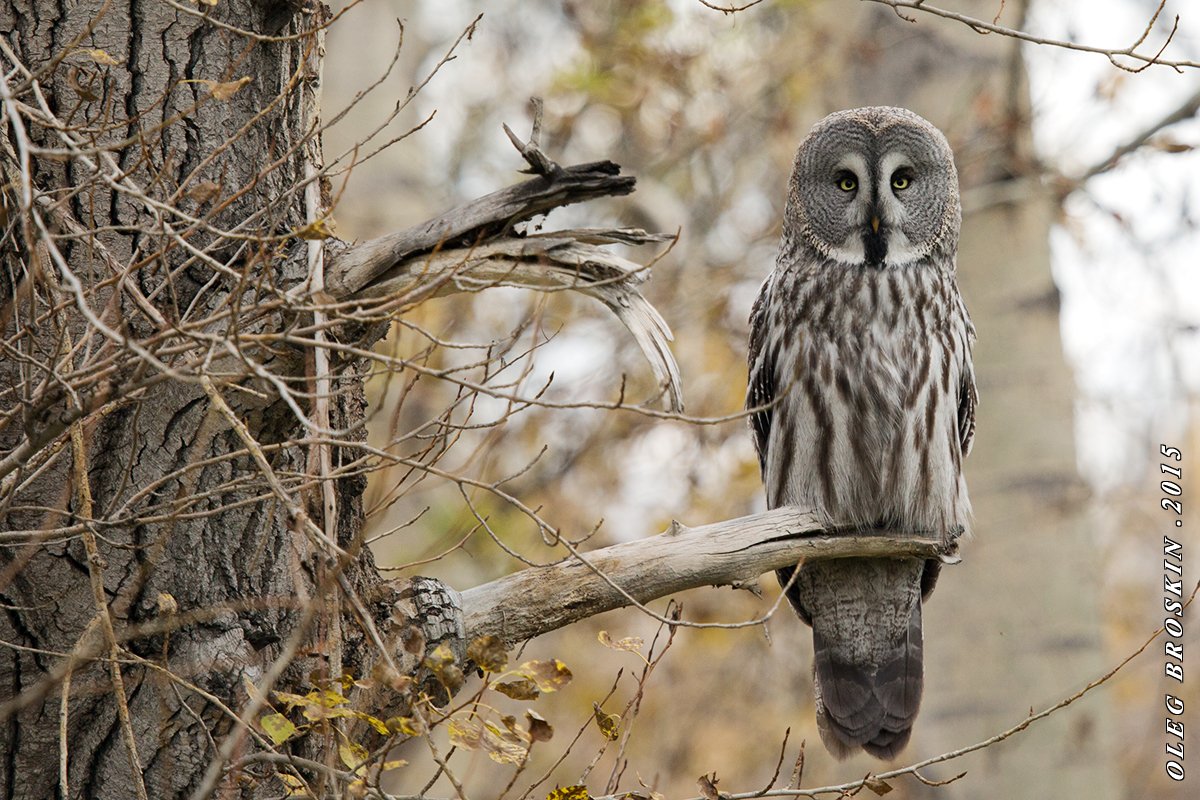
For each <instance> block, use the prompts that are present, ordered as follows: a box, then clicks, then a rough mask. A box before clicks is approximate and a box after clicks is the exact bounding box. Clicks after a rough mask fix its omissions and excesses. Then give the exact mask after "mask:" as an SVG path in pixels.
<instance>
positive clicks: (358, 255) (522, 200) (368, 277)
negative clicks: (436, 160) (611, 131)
mask: <svg viewBox="0 0 1200 800" xmlns="http://www.w3.org/2000/svg"><path fill="white" fill-rule="evenodd" d="M620 171H621V168H620V167H619V166H617V165H616V164H614V163H613V162H611V161H597V162H593V163H591V164H579V165H576V166H573V167H564V168H561V169H560V171H558V172H557V173H554V174H552V175H550V176H543V175H539V176H538V177H536V178H532V179H530V180H527V181H524V182H522V183H518V184H514V185H512V186H509V187H507V188H505V189H501V190H499V191H496V192H492V193H491V194H488V195H484V196H483V197H480V198H479V199H477V200H472V201H471V202H469V203H467V204H466V205H462V206H459V207H458V208H455V209H452V210H450V211H447V212H446V213H445V214H442V215H441V216H438V217H434V218H433V219H431V220H429V221H427V222H423V223H421V224H420V225H417V226H414V227H412V228H406V229H405V230H401V231H397V232H395V233H389V234H388V235H386V236H381V237H379V238H378V239H371V240H370V241H367V242H362V243H361V244H355V245H350V246H348V247H346V248H345V249H343V250H341V251H340V252H337V253H331V256H332V257H331V259H330V263H329V264H328V265H327V266H326V268H325V270H326V279H325V280H326V287H327V291H328V292H329V293H330V294H331V295H333V296H334V297H336V298H346V297H349V296H351V295H353V294H355V293H356V292H359V291H361V290H363V289H365V288H366V287H368V286H369V285H370V284H371V283H372V282H374V281H375V280H376V279H377V278H379V277H380V276H382V275H384V273H386V272H387V271H388V270H390V269H392V268H393V267H396V266H397V265H399V264H400V263H401V262H403V261H405V260H407V259H411V258H414V257H415V256H419V255H421V254H423V253H428V252H431V251H433V250H434V249H437V248H442V247H458V246H466V247H470V246H472V245H477V244H480V243H481V242H483V241H486V240H487V239H489V238H491V237H493V236H495V235H496V234H499V233H505V232H508V231H509V230H510V229H511V228H512V226H513V225H516V224H517V223H520V222H524V221H526V220H529V219H531V218H533V217H536V216H537V215H538V214H545V213H546V212H548V211H551V210H553V209H555V208H559V207H561V206H567V205H571V204H573V203H581V202H583V201H585V200H593V199H595V198H597V197H617V196H620V195H627V194H629V193H631V192H632V191H633V187H634V183H635V179H634V178H633V177H632V176H630V175H621V174H620Z"/></svg>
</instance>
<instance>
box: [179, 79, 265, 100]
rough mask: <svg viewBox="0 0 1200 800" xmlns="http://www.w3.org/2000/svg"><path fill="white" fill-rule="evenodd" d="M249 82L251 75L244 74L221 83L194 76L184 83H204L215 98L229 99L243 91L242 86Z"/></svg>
mask: <svg viewBox="0 0 1200 800" xmlns="http://www.w3.org/2000/svg"><path fill="white" fill-rule="evenodd" d="M249 82H250V76H249V75H243V76H242V77H240V78H238V79H237V80H236V81H226V82H224V83H221V82H220V81H209V80H205V79H204V78H192V79H189V80H185V81H183V83H198V84H200V85H202V86H203V87H204V88H206V89H208V93H209V94H211V95H212V96H213V99H214V100H228V99H229V98H231V97H233V96H234V95H235V94H237V93H238V92H239V91H241V89H242V87H243V86H245V85H246V84H247V83H249Z"/></svg>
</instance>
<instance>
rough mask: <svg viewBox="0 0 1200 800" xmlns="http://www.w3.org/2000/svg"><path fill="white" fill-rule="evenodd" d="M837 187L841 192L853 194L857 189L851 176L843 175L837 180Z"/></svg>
mask: <svg viewBox="0 0 1200 800" xmlns="http://www.w3.org/2000/svg"><path fill="white" fill-rule="evenodd" d="M837 185H838V188H839V189H841V190H842V191H843V192H853V191H854V190H855V189H857V188H858V181H856V180H854V176H852V175H843V176H842V177H840V178H838V182H837Z"/></svg>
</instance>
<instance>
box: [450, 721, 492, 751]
mask: <svg viewBox="0 0 1200 800" xmlns="http://www.w3.org/2000/svg"><path fill="white" fill-rule="evenodd" d="M447 733H448V735H449V737H450V744H452V745H454V746H455V747H461V748H462V749H464V750H478V749H479V748H480V747H481V746H482V745H483V725H482V724H481V723H479V722H478V721H477V720H469V719H468V720H463V719H452V720H450V724H449V725H448V726H447Z"/></svg>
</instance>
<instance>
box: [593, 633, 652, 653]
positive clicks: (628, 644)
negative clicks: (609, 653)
mask: <svg viewBox="0 0 1200 800" xmlns="http://www.w3.org/2000/svg"><path fill="white" fill-rule="evenodd" d="M596 638H597V639H599V640H600V644H602V645H604V646H605V647H607V648H610V649H612V650H625V651H626V652H629V653H636V652H638V651H639V650H641V649H642V645H644V644H645V643H646V640H645V639H643V638H642V637H640V636H626V637H625V638H624V639H616V640H613V638H612V637H611V636H609V635H608V631H600V633H598V634H596Z"/></svg>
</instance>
